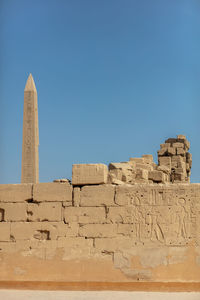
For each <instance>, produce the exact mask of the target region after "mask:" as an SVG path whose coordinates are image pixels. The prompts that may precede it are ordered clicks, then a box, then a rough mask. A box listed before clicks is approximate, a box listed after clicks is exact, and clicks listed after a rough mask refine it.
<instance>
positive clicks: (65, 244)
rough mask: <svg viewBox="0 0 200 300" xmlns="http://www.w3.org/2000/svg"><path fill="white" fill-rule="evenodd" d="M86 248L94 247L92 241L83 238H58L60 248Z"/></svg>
mask: <svg viewBox="0 0 200 300" xmlns="http://www.w3.org/2000/svg"><path fill="white" fill-rule="evenodd" d="M72 247H75V248H84V247H91V248H92V247H93V241H92V239H85V238H83V237H76V238H67V239H66V238H63V237H60V238H58V248H72Z"/></svg>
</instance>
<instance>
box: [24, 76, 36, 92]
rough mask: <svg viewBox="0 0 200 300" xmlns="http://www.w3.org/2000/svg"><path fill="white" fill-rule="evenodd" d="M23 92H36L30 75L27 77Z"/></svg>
mask: <svg viewBox="0 0 200 300" xmlns="http://www.w3.org/2000/svg"><path fill="white" fill-rule="evenodd" d="M24 91H34V92H36V91H37V90H36V87H35V82H34V80H33V76H32V74H31V73H30V74H29V76H28V79H27V82H26V86H25V89H24Z"/></svg>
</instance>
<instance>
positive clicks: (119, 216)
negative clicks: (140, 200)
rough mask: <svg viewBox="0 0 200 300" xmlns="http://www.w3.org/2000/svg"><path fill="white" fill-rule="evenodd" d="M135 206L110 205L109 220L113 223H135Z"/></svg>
mask: <svg viewBox="0 0 200 300" xmlns="http://www.w3.org/2000/svg"><path fill="white" fill-rule="evenodd" d="M134 208H135V207H110V208H109V211H108V215H107V220H108V221H109V222H111V223H128V224H131V223H134V222H135V215H134Z"/></svg>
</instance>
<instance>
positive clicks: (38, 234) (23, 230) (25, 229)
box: [10, 222, 58, 240]
mask: <svg viewBox="0 0 200 300" xmlns="http://www.w3.org/2000/svg"><path fill="white" fill-rule="evenodd" d="M10 232H11V236H12V237H13V239H14V240H31V239H37V240H55V239H57V236H58V235H57V230H56V228H55V226H53V225H52V224H51V223H48V222H11V229H10Z"/></svg>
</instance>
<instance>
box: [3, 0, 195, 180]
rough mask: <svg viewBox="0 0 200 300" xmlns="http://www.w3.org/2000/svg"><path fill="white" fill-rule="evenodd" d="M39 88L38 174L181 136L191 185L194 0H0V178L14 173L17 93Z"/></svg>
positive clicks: (146, 150) (114, 157) (151, 150)
mask: <svg viewBox="0 0 200 300" xmlns="http://www.w3.org/2000/svg"><path fill="white" fill-rule="evenodd" d="M30 72H31V73H32V74H33V77H34V80H35V83H36V88H37V91H38V105H39V136H40V148H39V158H40V181H41V182H47V181H52V180H53V179H55V178H62V177H66V178H70V177H71V168H72V164H73V163H99V162H101V163H105V164H108V163H109V162H120V161H127V160H129V157H134V156H135V157H137V156H141V155H142V154H153V155H154V158H155V161H156V160H157V150H158V149H159V145H160V143H163V142H164V140H165V139H166V138H168V137H175V136H176V135H177V134H185V135H186V136H187V138H188V139H189V141H190V142H191V149H190V152H191V153H192V155H193V167H192V177H191V179H192V182H200V117H199V115H200V1H199V0H187V1H186V0H167V1H164V0H151V1H150V0H137V1H135V0H34V1H33V0H31V1H30V0H17V1H16V0H0V103H1V110H0V128H1V130H0V143H1V144H0V183H19V182H20V176H21V152H22V121H23V92H24V86H25V83H26V80H27V77H28V75H29V73H30Z"/></svg>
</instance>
